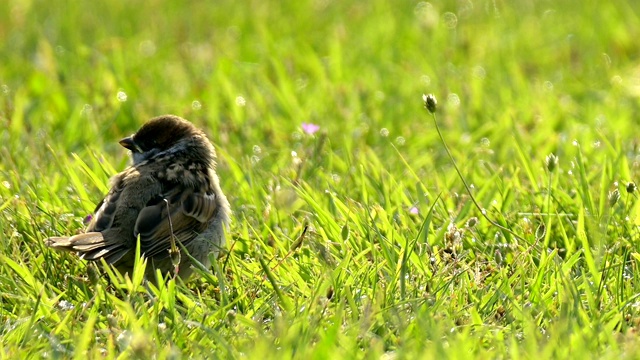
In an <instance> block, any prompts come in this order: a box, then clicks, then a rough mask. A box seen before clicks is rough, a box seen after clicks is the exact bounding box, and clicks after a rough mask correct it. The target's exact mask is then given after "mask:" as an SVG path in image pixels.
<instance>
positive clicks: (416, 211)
mask: <svg viewBox="0 0 640 360" xmlns="http://www.w3.org/2000/svg"><path fill="white" fill-rule="evenodd" d="M419 213H420V210H418V208H417V207H415V206H414V207H412V208H411V209H409V214H411V215H418V214H419Z"/></svg>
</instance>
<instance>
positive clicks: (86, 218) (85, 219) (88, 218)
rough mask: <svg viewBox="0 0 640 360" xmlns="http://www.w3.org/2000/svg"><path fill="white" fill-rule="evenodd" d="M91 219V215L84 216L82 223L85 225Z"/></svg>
mask: <svg viewBox="0 0 640 360" xmlns="http://www.w3.org/2000/svg"><path fill="white" fill-rule="evenodd" d="M92 219H93V215H91V214H89V215H87V216H85V218H84V220H83V222H84V224H85V225H87V224H88V223H90V222H91V220H92Z"/></svg>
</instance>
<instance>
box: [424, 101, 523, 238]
mask: <svg viewBox="0 0 640 360" xmlns="http://www.w3.org/2000/svg"><path fill="white" fill-rule="evenodd" d="M431 116H432V117H433V123H434V124H435V126H436V132H437V133H438V136H439V137H440V142H442V145H443V146H444V149H445V151H446V152H447V155H448V156H449V160H451V163H452V164H453V167H454V168H455V169H456V173H458V177H459V178H460V180H462V184H464V188H465V189H466V190H467V194H469V197H470V198H471V201H473V204H474V205H475V206H476V208H477V209H478V210H479V211H480V213H481V214H482V217H484V218H485V219H486V220H487V221H488V222H489V223H490V224H491V225H493V226H495V227H497V228H499V229H500V230H503V231H506V232H508V233H509V234H511V235H513V236H514V237H516V238H517V239H520V240H522V241H525V242H526V240H525V239H524V238H523V237H521V236H520V235H518V234H516V233H515V232H513V230H511V229H508V228H506V227H504V226H502V225H500V224H498V223H497V222H495V221H494V220H492V219H491V218H489V216H488V215H487V211H486V210H485V209H484V208H483V207H481V206H480V204H479V203H478V201H477V200H476V198H475V196H473V194H472V193H471V188H470V187H469V184H467V181H466V180H465V178H464V176H462V172H461V171H460V169H459V168H458V165H457V164H456V161H455V159H454V158H453V155H452V154H451V151H450V150H449V147H448V146H447V142H446V141H445V140H444V136H442V132H441V131H440V127H439V126H438V121H437V119H436V114H435V113H433V112H432V113H431ZM533 246H535V243H534V244H533V245H532V247H533Z"/></svg>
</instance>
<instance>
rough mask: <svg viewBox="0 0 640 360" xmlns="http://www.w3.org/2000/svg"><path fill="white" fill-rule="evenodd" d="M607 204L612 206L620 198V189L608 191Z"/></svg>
mask: <svg viewBox="0 0 640 360" xmlns="http://www.w3.org/2000/svg"><path fill="white" fill-rule="evenodd" d="M608 197H609V206H611V207H613V205H615V204H616V203H617V202H618V200H620V191H618V189H615V190H613V191H611V192H609V196H608Z"/></svg>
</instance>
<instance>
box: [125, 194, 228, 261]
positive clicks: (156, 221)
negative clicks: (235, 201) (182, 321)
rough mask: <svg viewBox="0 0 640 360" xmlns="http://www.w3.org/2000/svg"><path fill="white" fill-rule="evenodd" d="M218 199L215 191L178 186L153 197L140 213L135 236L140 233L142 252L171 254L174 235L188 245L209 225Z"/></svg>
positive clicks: (162, 256) (154, 254)
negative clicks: (207, 192)
mask: <svg viewBox="0 0 640 360" xmlns="http://www.w3.org/2000/svg"><path fill="white" fill-rule="evenodd" d="M216 206H217V202H216V197H215V195H214V194H205V193H200V192H194V190H193V189H190V188H185V187H183V186H180V185H177V186H175V187H173V188H172V189H170V190H169V191H166V192H165V193H164V194H162V196H158V197H155V198H153V199H151V200H150V201H149V202H148V203H147V206H146V207H144V208H143V209H142V210H141V211H140V213H139V214H138V218H137V220H136V224H135V226H134V236H136V237H137V236H138V235H139V236H140V252H141V253H144V254H145V256H147V257H154V258H156V259H159V258H160V259H161V258H165V257H168V256H169V252H168V250H169V249H171V238H172V237H173V239H174V240H175V241H176V246H177V247H178V248H180V243H181V244H182V245H184V246H188V244H189V243H190V242H191V241H192V240H193V239H195V238H196V237H197V236H198V235H199V234H200V233H202V232H203V231H205V230H206V229H207V227H208V226H209V224H208V222H209V220H210V219H211V218H212V217H213V216H214V212H215V210H216Z"/></svg>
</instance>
